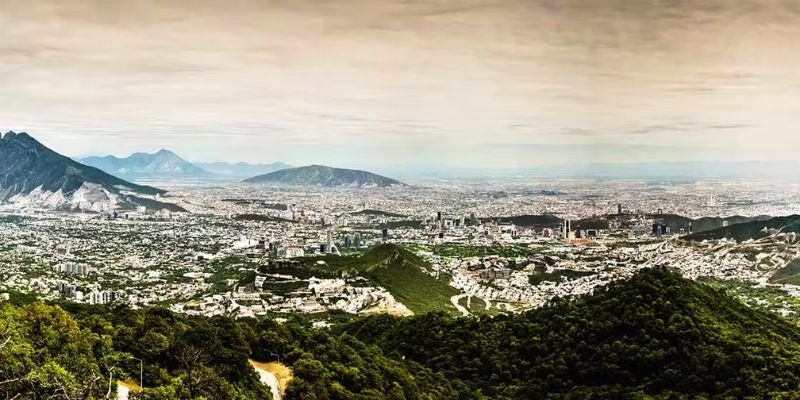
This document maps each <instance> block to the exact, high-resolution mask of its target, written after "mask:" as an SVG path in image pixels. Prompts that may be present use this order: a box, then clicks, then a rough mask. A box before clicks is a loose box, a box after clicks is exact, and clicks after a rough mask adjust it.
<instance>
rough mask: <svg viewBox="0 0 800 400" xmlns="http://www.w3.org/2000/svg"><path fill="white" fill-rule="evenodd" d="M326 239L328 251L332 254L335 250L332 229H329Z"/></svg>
mask: <svg viewBox="0 0 800 400" xmlns="http://www.w3.org/2000/svg"><path fill="white" fill-rule="evenodd" d="M326 239H327V241H326V242H325V244H326V245H327V250H328V252H329V253H330V252H331V251H332V250H333V235H332V234H331V230H330V229H328V232H327V237H326Z"/></svg>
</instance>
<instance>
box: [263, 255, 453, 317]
mask: <svg viewBox="0 0 800 400" xmlns="http://www.w3.org/2000/svg"><path fill="white" fill-rule="evenodd" d="M319 261H324V263H323V264H320V263H319ZM426 271H428V272H427V273H426ZM262 272H271V273H283V274H289V275H293V276H297V277H300V278H309V277H311V276H317V277H337V276H343V275H347V276H353V275H359V276H363V277H365V278H367V279H369V280H371V281H372V282H374V283H375V284H376V285H378V286H382V287H384V288H386V290H388V291H389V292H390V293H391V294H392V295H393V296H394V297H395V299H396V300H398V301H400V302H401V303H403V304H404V305H405V306H406V307H408V308H409V309H410V310H411V311H413V312H414V313H415V314H422V313H427V312H432V311H444V312H448V313H453V315H455V311H456V310H455V307H453V306H452V304H451V303H450V297H452V296H455V295H457V294H459V291H458V290H457V289H455V288H453V287H451V286H450V285H449V284H448V280H449V276H444V277H440V278H439V279H437V278H435V277H433V276H432V275H431V274H430V273H431V272H432V267H431V266H430V265H429V264H428V263H427V262H425V260H423V259H421V258H420V257H418V256H417V255H416V254H414V253H412V252H411V251H408V250H406V249H404V248H402V247H400V246H397V245H394V244H382V245H379V246H375V247H373V248H371V249H370V250H368V251H367V252H366V253H364V254H362V255H360V256H334V255H328V256H324V257H306V258H299V259H292V260H290V261H285V262H280V261H277V262H271V263H270V264H269V265H266V266H263V267H262Z"/></svg>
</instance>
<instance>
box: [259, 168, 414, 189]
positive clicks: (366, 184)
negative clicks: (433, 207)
mask: <svg viewBox="0 0 800 400" xmlns="http://www.w3.org/2000/svg"><path fill="white" fill-rule="evenodd" d="M244 182H247V183H261V184H273V185H293V186H322V187H353V188H386V187H400V186H408V185H406V184H405V183H402V182H400V181H397V180H394V179H392V178H387V177H385V176H381V175H376V174H373V173H371V172H367V171H360V170H355V169H344V168H332V167H326V166H324V165H310V166H307V167H297V168H288V169H283V170H280V171H275V172H271V173H268V174H264V175H259V176H255V177H253V178H250V179H245V181H244Z"/></svg>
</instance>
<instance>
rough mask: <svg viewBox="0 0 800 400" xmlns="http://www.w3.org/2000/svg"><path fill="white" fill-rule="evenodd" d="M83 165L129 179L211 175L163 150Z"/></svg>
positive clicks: (90, 159) (99, 159)
mask: <svg viewBox="0 0 800 400" xmlns="http://www.w3.org/2000/svg"><path fill="white" fill-rule="evenodd" d="M78 161H80V162H81V163H83V164H86V165H89V166H91V167H95V168H99V169H101V170H103V171H105V172H107V173H109V174H113V175H115V176H119V177H123V178H128V179H182V178H208V177H210V176H211V173H209V172H208V171H206V170H204V169H202V168H200V167H198V166H196V165H194V164H192V163H190V162H188V161H186V160H184V159H183V158H181V157H180V156H178V155H177V154H175V153H173V152H171V151H169V150H166V149H162V150H159V151H158V152H156V153H152V154H150V153H134V154H131V155H130V156H128V157H125V158H119V157H115V156H105V157H86V158H81V159H79V160H78Z"/></svg>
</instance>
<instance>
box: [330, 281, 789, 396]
mask: <svg viewBox="0 0 800 400" xmlns="http://www.w3.org/2000/svg"><path fill="white" fill-rule="evenodd" d="M344 331H345V332H347V333H348V334H352V335H354V336H356V337H358V338H360V339H362V340H364V341H366V342H369V343H374V344H377V345H379V346H380V347H381V348H383V349H384V350H385V351H386V352H387V354H389V355H393V356H395V357H405V358H407V359H410V360H414V361H417V362H420V363H421V364H423V365H425V366H427V367H429V368H431V369H432V370H434V371H436V372H440V373H443V374H445V376H446V377H447V378H448V380H451V381H453V382H459V383H463V384H465V385H466V386H467V387H469V389H470V391H479V392H480V393H482V394H483V395H485V396H487V397H488V398H492V399H528V398H529V399H587V398H603V399H625V398H656V399H673V398H675V399H696V398H715V399H723V398H796V397H795V396H796V393H800V381H798V377H800V333H799V332H798V330H797V328H796V327H794V326H792V325H789V324H788V323H787V322H785V321H784V320H782V319H780V318H779V317H777V316H773V315H771V314H766V313H763V312H759V311H755V310H752V309H749V308H747V307H746V306H744V305H743V304H741V303H739V302H737V301H735V300H733V299H731V298H729V297H727V296H726V295H725V294H724V293H723V292H720V291H717V290H715V289H712V288H710V287H706V286H703V285H701V284H697V283H693V282H690V281H686V280H684V279H682V278H680V277H679V276H677V275H675V274H672V273H669V272H666V271H656V270H652V271H644V272H642V273H640V274H639V275H637V276H636V277H635V278H633V279H632V280H630V281H626V282H621V283H617V284H614V285H612V286H610V287H608V288H607V289H605V290H604V291H603V292H602V293H596V294H595V295H593V296H589V297H585V298H582V299H579V300H577V301H574V302H566V301H562V302H559V303H556V304H553V305H551V306H548V307H546V308H544V309H541V310H537V311H532V312H529V313H527V314H524V315H520V316H513V317H509V316H499V317H495V318H492V319H488V318H482V319H453V318H449V317H446V316H443V315H440V314H429V315H424V316H419V317H414V318H409V319H397V318H389V317H385V316H381V317H370V318H367V319H364V320H361V321H358V322H355V323H353V324H352V325H350V326H348V327H346V328H345V329H344Z"/></svg>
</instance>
